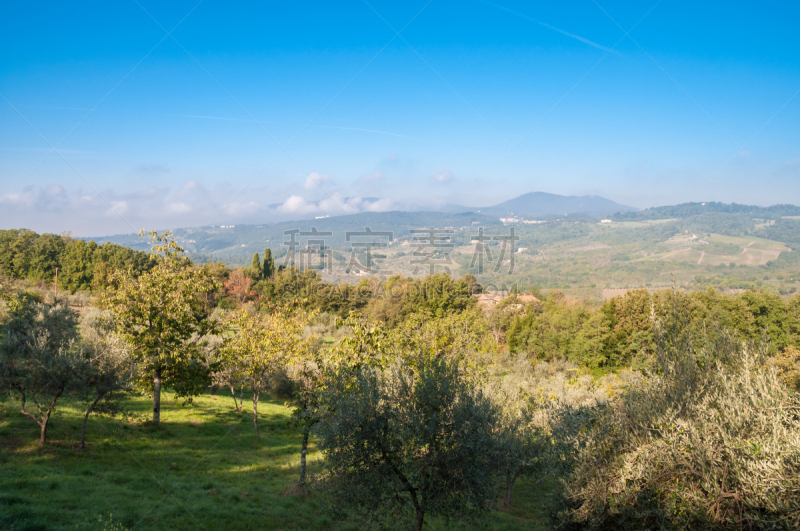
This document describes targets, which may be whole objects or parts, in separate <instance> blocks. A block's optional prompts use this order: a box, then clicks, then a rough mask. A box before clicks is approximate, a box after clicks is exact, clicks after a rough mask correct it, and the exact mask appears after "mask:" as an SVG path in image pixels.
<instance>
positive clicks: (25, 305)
mask: <svg viewBox="0 0 800 531" xmlns="http://www.w3.org/2000/svg"><path fill="white" fill-rule="evenodd" d="M10 306H11V308H12V310H11V318H10V320H9V321H8V322H7V323H6V324H5V325H4V326H3V331H2V336H3V339H2V343H0V387H2V389H3V390H5V391H6V392H9V393H10V394H11V395H12V396H16V397H17V398H19V401H20V412H21V413H22V414H23V415H25V416H27V417H29V418H30V419H32V420H33V421H34V422H36V424H37V425H38V426H39V443H38V444H39V446H41V445H43V444H44V443H45V440H46V438H47V426H48V422H49V421H50V417H51V416H52V415H53V413H54V412H55V410H56V404H57V402H58V400H59V398H61V397H62V396H63V395H64V394H65V393H67V392H69V391H70V390H72V389H73V388H74V387H75V386H76V385H77V383H78V382H79V381H80V380H81V378H82V375H83V373H84V370H85V366H86V364H85V362H84V360H83V355H82V352H81V350H80V349H79V348H78V347H77V343H76V336H77V334H76V330H75V325H76V319H75V314H74V312H73V311H72V310H70V309H69V308H68V307H66V306H54V307H49V306H47V305H44V304H40V303H35V302H30V301H26V300H24V299H23V298H20V297H17V298H16V299H15V300H12V301H11V305H10ZM31 402H32V403H33V405H34V406H35V410H32V411H31V410H29V408H30V403H31Z"/></svg>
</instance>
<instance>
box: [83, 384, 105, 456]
mask: <svg viewBox="0 0 800 531" xmlns="http://www.w3.org/2000/svg"><path fill="white" fill-rule="evenodd" d="M101 398H103V395H99V396H98V397H97V398H96V399H95V401H94V402H92V405H90V406H89V409H87V410H86V414H85V415H84V416H83V429H82V430H81V444H80V445H79V446H78V448H80V449H81V450H83V449H84V448H86V422H87V421H88V420H89V415H91V413H92V410H93V409H94V406H96V405H97V403H98V402H99V401H100V399H101Z"/></svg>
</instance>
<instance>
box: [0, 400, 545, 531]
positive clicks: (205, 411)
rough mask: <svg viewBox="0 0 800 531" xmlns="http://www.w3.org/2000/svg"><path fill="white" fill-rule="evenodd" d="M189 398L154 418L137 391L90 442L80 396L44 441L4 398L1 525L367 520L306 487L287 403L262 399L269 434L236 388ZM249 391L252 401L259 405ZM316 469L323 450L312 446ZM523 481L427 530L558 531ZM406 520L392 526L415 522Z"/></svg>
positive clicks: (301, 525) (92, 429)
mask: <svg viewBox="0 0 800 531" xmlns="http://www.w3.org/2000/svg"><path fill="white" fill-rule="evenodd" d="M195 403H196V405H195V406H183V405H182V402H181V401H176V400H174V396H173V395H172V393H169V392H168V393H166V394H165V396H162V409H161V427H159V428H155V427H153V426H152V425H151V424H150V423H149V422H147V419H148V417H149V416H150V415H151V408H152V402H151V401H150V400H148V399H147V398H146V397H141V398H134V399H130V400H128V401H127V402H126V404H125V406H126V408H127V410H128V411H129V412H130V416H129V417H126V418H121V417H118V418H113V419H109V418H104V417H95V416H93V417H90V419H89V425H88V428H87V435H86V440H87V447H86V449H85V450H83V451H77V450H75V447H76V446H77V444H78V441H79V438H80V429H81V421H82V412H81V410H80V407H79V404H76V403H73V402H70V401H69V400H66V399H65V400H64V401H63V402H62V403H61V405H60V406H59V408H58V411H57V413H56V414H55V415H54V416H53V418H52V419H51V421H50V426H49V428H48V441H47V443H46V444H45V446H44V447H41V448H40V447H37V446H36V442H37V440H38V433H39V431H38V426H36V425H35V424H34V423H33V421H32V420H30V419H29V418H27V417H25V416H23V415H22V414H21V413H20V412H19V408H18V404H15V403H14V402H12V401H10V400H8V399H7V398H6V399H5V401H4V402H0V451H2V453H1V454H0V529H4V530H7V531H22V530H67V529H70V530H74V529H87V530H95V529H96V530H101V529H102V530H112V529H113V530H121V529H137V530H151V529H153V530H154V529H187V530H188V529H208V530H212V529H225V530H226V531H234V530H239V529H242V530H252V529H276V530H277V529H281V530H284V529H285V530H289V529H304V530H306V529H326V530H331V531H332V530H339V529H341V530H346V529H353V530H355V529H362V528H363V526H364V522H363V521H359V520H356V519H352V520H350V521H347V520H344V521H341V520H337V521H333V520H331V518H330V517H329V516H328V515H327V511H326V510H325V504H326V501H325V499H324V498H323V497H320V496H317V495H314V494H311V495H309V496H297V495H294V494H293V490H292V487H293V485H294V484H295V483H296V481H297V474H298V466H299V458H300V439H301V436H300V433H299V431H298V430H296V429H294V428H292V427H290V426H289V424H288V421H289V417H290V410H289V409H288V408H286V407H285V406H284V405H283V402H282V401H280V400H273V401H262V402H260V403H259V427H260V431H261V436H260V437H256V436H255V435H254V433H253V414H252V409H250V410H248V409H247V408H246V407H245V410H244V411H242V412H236V411H234V409H233V400H232V399H231V397H230V394H229V393H228V394H226V393H224V392H222V391H220V393H219V394H218V395H211V394H204V395H202V396H200V397H197V398H196V400H195ZM247 405H248V403H247V400H246V398H245V406H247ZM308 458H309V469H310V472H311V473H312V474H313V473H315V472H318V471H319V470H320V465H321V458H322V456H321V455H320V453H319V452H318V451H317V450H316V448H315V446H314V445H313V442H312V445H311V448H310V450H309V457H308ZM548 488H552V481H551V482H548V481H547V480H545V482H543V483H542V484H538V485H537V484H536V483H535V482H534V481H532V480H530V479H526V478H521V479H520V481H519V482H518V483H517V486H516V489H515V490H516V492H515V496H514V499H513V503H512V506H511V508H508V509H503V510H498V511H495V512H493V513H491V514H489V515H487V516H485V517H482V518H480V519H479V520H475V521H471V522H468V523H465V522H459V521H451V522H450V523H449V524H448V523H446V522H444V521H442V520H437V519H435V518H431V519H429V520H427V521H426V529H490V530H497V531H502V530H516V529H525V530H537V529H547V526H546V521H547V520H546V518H545V514H546V511H547V492H546V490H547V489H548ZM407 527H408V525H407V524H406V523H405V522H395V523H394V524H390V525H389V528H391V529H405V528H407Z"/></svg>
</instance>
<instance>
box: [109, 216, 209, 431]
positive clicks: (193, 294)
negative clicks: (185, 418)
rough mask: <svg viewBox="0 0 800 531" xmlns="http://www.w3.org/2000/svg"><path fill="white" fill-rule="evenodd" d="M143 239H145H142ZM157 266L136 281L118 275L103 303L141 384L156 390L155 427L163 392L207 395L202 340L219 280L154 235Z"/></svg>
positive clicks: (162, 237) (168, 240) (165, 237)
mask: <svg viewBox="0 0 800 531" xmlns="http://www.w3.org/2000/svg"><path fill="white" fill-rule="evenodd" d="M140 235H141V234H140ZM150 236H151V238H152V241H153V242H154V246H153V253H154V254H155V255H156V259H157V264H156V265H155V267H153V268H152V269H150V270H149V271H145V272H143V273H141V274H140V275H139V276H136V277H134V276H133V275H132V274H131V273H130V272H128V273H123V272H120V271H116V272H114V273H113V274H112V279H111V288H110V289H108V290H106V291H105V292H104V294H103V303H104V304H105V305H106V307H108V308H109V309H110V310H111V311H112V312H113V314H114V318H115V321H116V323H117V332H118V333H119V335H120V337H122V338H123V339H124V340H125V341H126V342H127V343H128V344H129V346H130V349H131V353H132V355H133V358H134V360H135V361H136V362H137V363H138V369H139V372H138V376H139V377H138V379H137V383H138V385H139V386H140V387H143V388H146V389H147V388H149V389H152V392H153V423H154V424H156V425H157V424H159V422H160V420H161V387H162V384H164V383H167V384H171V385H172V387H173V389H174V390H175V392H176V394H177V395H178V396H184V397H191V396H194V395H197V394H199V393H200V392H202V390H203V389H205V387H206V386H207V384H208V381H209V374H208V372H209V371H208V370H207V367H206V365H205V364H204V363H203V362H202V360H201V353H200V347H201V346H202V340H201V339H200V338H202V337H203V336H204V335H205V334H206V333H208V332H210V331H212V330H213V328H214V324H215V323H213V322H212V321H211V320H209V319H207V316H206V315H205V313H204V310H205V308H204V296H205V295H206V294H208V293H211V292H213V291H214V290H215V289H216V288H217V284H216V282H215V281H214V279H212V278H210V277H209V276H208V275H207V274H206V273H205V272H203V271H200V270H196V269H193V268H192V267H191V264H190V262H188V260H186V259H185V258H182V257H181V253H182V252H183V249H181V248H180V247H179V246H178V244H177V243H175V241H174V240H172V239H171V238H170V237H169V232H165V233H164V234H161V235H159V234H158V233H156V232H155V231H152V232H150Z"/></svg>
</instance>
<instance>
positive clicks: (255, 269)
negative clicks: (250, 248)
mask: <svg viewBox="0 0 800 531" xmlns="http://www.w3.org/2000/svg"><path fill="white" fill-rule="evenodd" d="M250 270H251V272H252V273H251V274H252V275H253V277H256V279H258V277H260V276H261V260H260V259H259V258H258V253H256V254H254V255H253V261H252V262H250Z"/></svg>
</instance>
